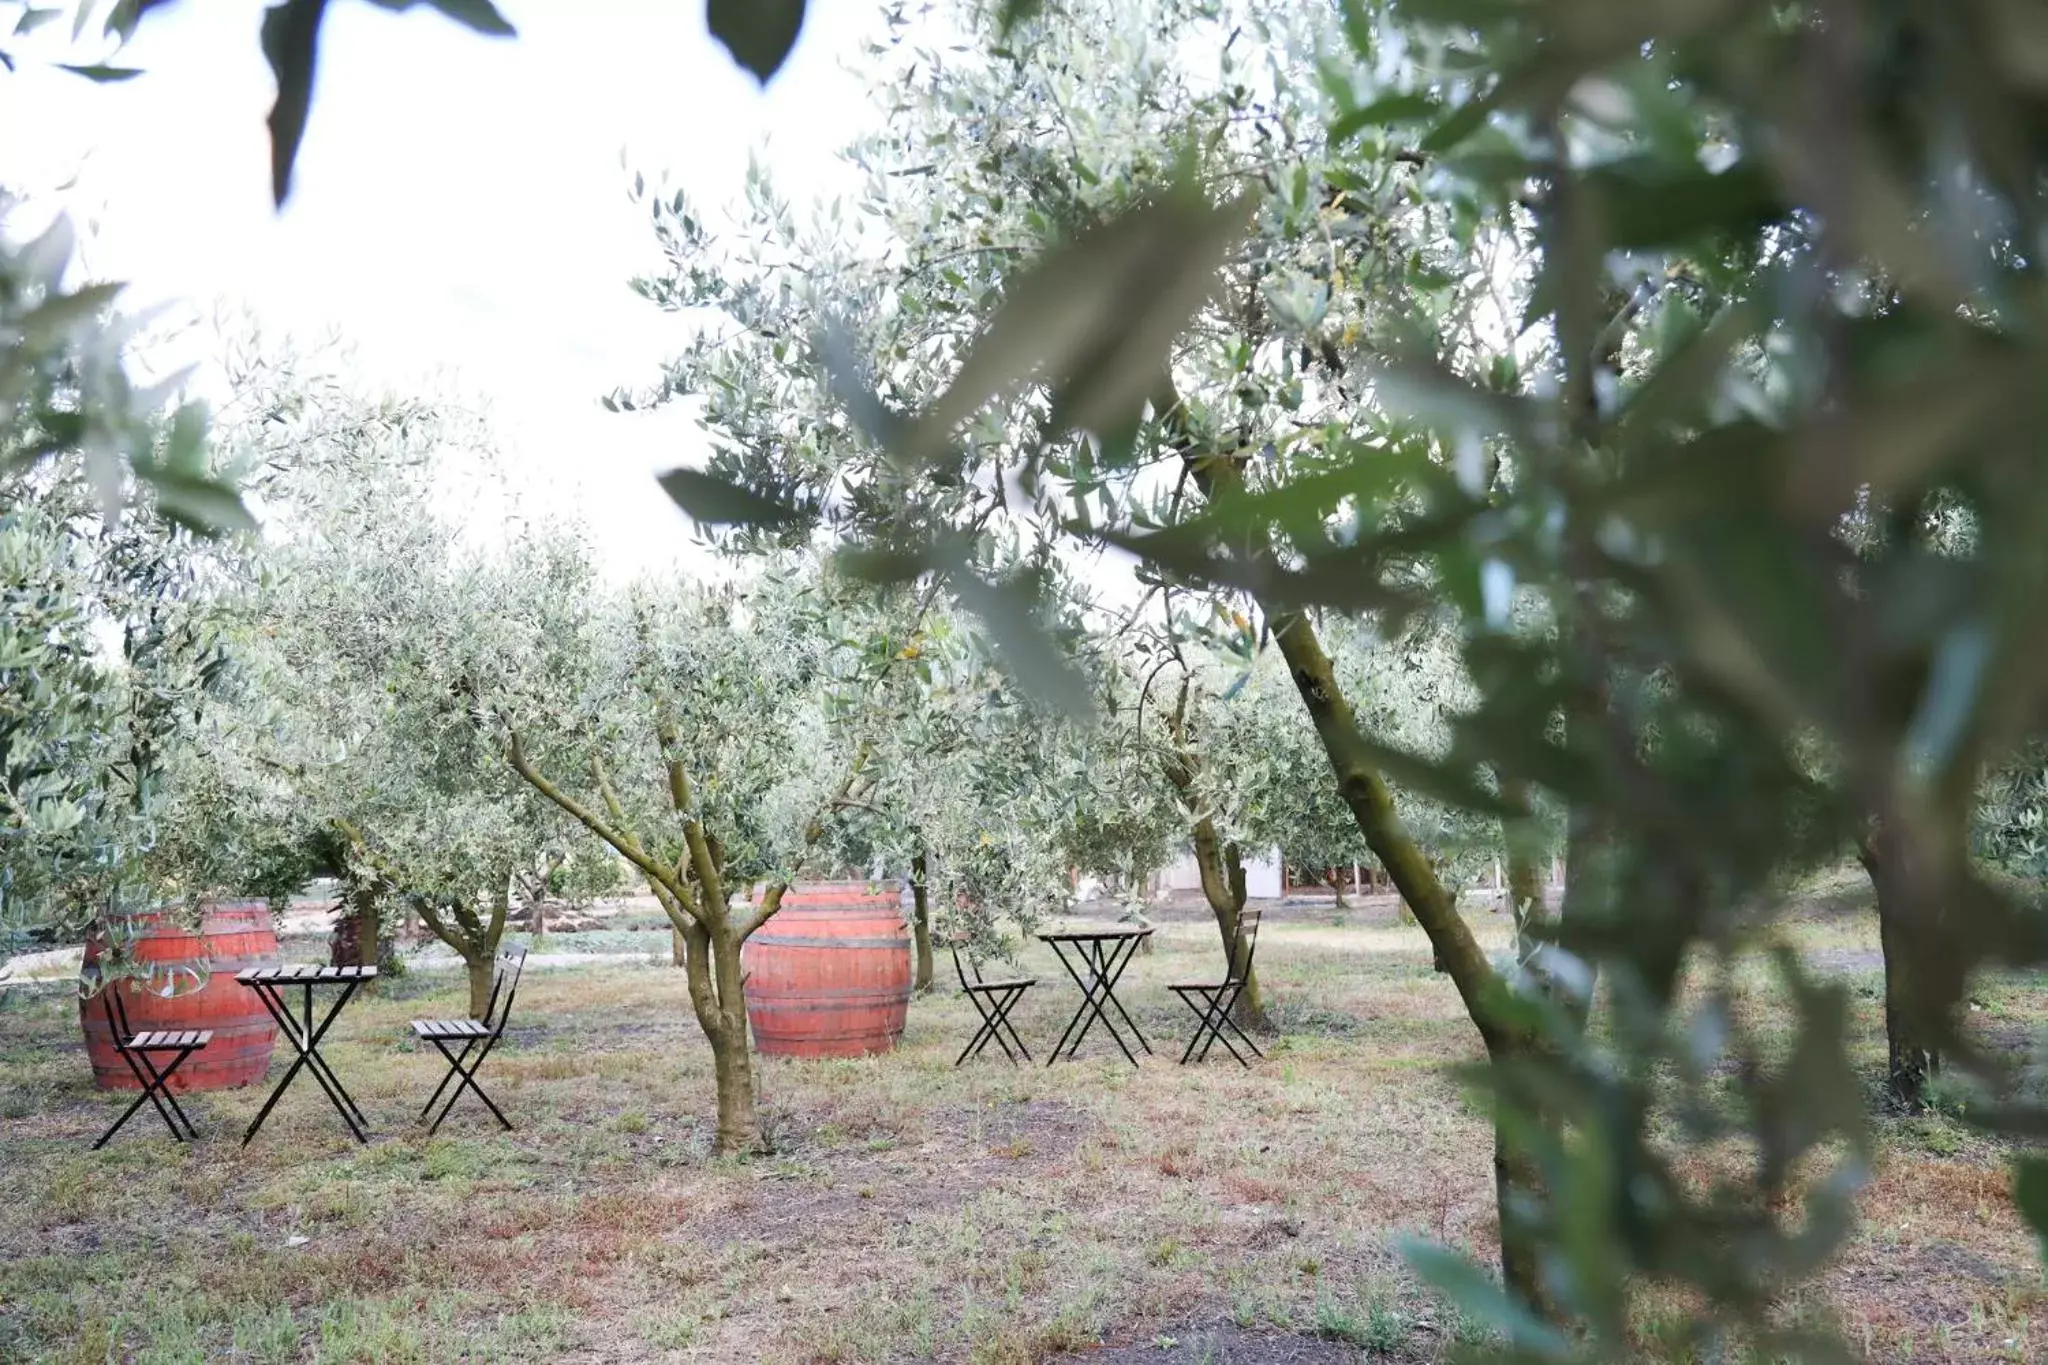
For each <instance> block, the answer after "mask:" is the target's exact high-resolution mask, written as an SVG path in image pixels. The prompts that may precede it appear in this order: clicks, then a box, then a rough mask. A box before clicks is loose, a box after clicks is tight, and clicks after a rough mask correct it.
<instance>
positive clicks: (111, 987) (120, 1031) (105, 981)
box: [100, 977, 135, 1052]
mask: <svg viewBox="0 0 2048 1365" xmlns="http://www.w3.org/2000/svg"><path fill="white" fill-rule="evenodd" d="M122 984H123V983H122V981H121V980H120V979H119V978H116V977H102V978H100V1006H101V1008H103V1009H104V1010H106V1012H107V1027H108V1028H110V1029H112V1030H113V1031H114V1050H115V1051H117V1052H120V1051H125V1050H126V1049H127V1046H128V1040H129V1039H130V1038H133V1037H134V1036H135V1031H134V1030H133V1029H131V1028H129V1027H128V1007H127V1006H126V1005H124V1004H122V1003H121V986H122Z"/></svg>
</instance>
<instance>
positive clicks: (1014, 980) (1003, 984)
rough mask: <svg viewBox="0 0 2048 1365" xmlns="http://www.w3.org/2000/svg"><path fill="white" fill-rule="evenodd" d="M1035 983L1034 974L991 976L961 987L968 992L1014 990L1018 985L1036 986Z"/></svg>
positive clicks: (1036, 980) (1036, 981)
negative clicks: (988, 978) (985, 979)
mask: <svg viewBox="0 0 2048 1365" xmlns="http://www.w3.org/2000/svg"><path fill="white" fill-rule="evenodd" d="M1037 984H1038V978H1037V977H1035V976H1006V977H1001V978H991V979H990V980H987V981H977V982H975V983H974V984H973V985H971V986H965V987H962V989H963V990H966V991H967V992H968V993H969V994H972V993H973V992H975V991H1008V990H1015V989H1018V988H1019V987H1023V986H1036V985H1037Z"/></svg>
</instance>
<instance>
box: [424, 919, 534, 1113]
mask: <svg viewBox="0 0 2048 1365" xmlns="http://www.w3.org/2000/svg"><path fill="white" fill-rule="evenodd" d="M525 968H526V949H524V948H507V949H506V950H505V951H504V952H502V953H499V954H498V965H497V968H496V970H495V971H493V972H492V974H491V998H490V1002H489V1003H488V1004H486V1005H485V1006H484V1017H483V1018H482V1019H415V1020H413V1021H412V1031H413V1034H414V1036H415V1037H418V1038H420V1039H423V1040H424V1041H426V1042H429V1043H432V1044H433V1045H434V1046H435V1047H437V1048H439V1049H440V1050H441V1055H442V1056H443V1057H446V1058H447V1059H448V1074H447V1075H445V1076H443V1077H442V1078H441V1083H440V1084H439V1085H437V1086H435V1087H434V1093H433V1094H432V1095H430V1096H428V1097H427V1104H426V1108H424V1109H422V1110H420V1118H422V1119H424V1118H426V1116H427V1114H428V1112H429V1111H430V1110H432V1109H433V1107H434V1102H435V1101H436V1100H438V1099H440V1098H441V1092H442V1091H443V1090H446V1089H447V1088H448V1082H450V1081H453V1080H456V1078H457V1077H460V1078H461V1079H460V1081H459V1083H458V1084H457V1085H456V1087H455V1093H454V1094H452V1095H450V1096H449V1097H448V1103H446V1104H444V1105H442V1106H441V1112H440V1113H439V1114H437V1115H435V1118H434V1122H433V1126H432V1127H430V1128H428V1129H427V1132H429V1133H433V1132H435V1131H437V1130H438V1129H439V1128H440V1127H441V1120H442V1119H445V1118H447V1117H448V1111H449V1110H450V1109H453V1108H454V1107H455V1101H457V1100H459V1099H461V1098H462V1092H463V1091H464V1090H474V1091H475V1092H476V1097H477V1098H478V1099H480V1100H482V1101H483V1102H484V1107H485V1108H487V1109H489V1110H490V1111H491V1112H492V1113H493V1114H496V1115H497V1118H498V1122H500V1123H502V1124H504V1125H505V1128H506V1131H508V1132H509V1131H511V1128H512V1120H510V1119H508V1118H506V1117H505V1115H504V1114H503V1113H501V1112H500V1111H499V1109H498V1106H497V1105H495V1104H493V1103H492V1102H491V1097H490V1096H489V1095H486V1094H485V1093H484V1088H483V1087H482V1086H480V1085H478V1084H477V1083H476V1073H477V1068H478V1067H480V1066H482V1065H483V1064H484V1058H486V1057H488V1056H490V1055H491V1049H492V1048H493V1047H495V1046H497V1043H498V1040H499V1039H500V1038H502V1037H504V1036H505V1021H506V1019H508V1018H510V1017H511V1014H512V996H513V995H514V993H516V992H517V991H518V989H519V974H520V972H522V971H524V970H525ZM456 1043H460V1044H462V1051H461V1052H459V1053H458V1052H456V1051H455V1050H454V1045H455V1044H456ZM471 1052H475V1053H476V1060H475V1061H473V1062H472V1061H470V1060H469V1054H470V1053H471Z"/></svg>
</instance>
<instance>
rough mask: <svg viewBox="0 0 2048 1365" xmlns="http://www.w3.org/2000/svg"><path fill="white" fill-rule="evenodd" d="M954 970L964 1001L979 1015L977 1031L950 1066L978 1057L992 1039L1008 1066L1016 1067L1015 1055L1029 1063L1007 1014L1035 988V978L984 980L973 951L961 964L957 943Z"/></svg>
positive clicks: (1028, 1056) (956, 941)
mask: <svg viewBox="0 0 2048 1365" xmlns="http://www.w3.org/2000/svg"><path fill="white" fill-rule="evenodd" d="M970 969H971V970H972V971H973V973H974V979H973V980H972V981H969V980H968V979H967V973H968V971H969V970H970ZM953 970H954V971H955V972H958V973H959V974H960V993H961V994H962V995H965V996H966V997H967V999H968V1001H969V1003H971V1004H972V1005H973V1006H974V1008H975V1010H976V1011H977V1012H978V1013H979V1014H980V1015H981V1029H980V1031H979V1032H977V1033H976V1034H975V1035H974V1038H973V1040H972V1041H970V1042H969V1043H968V1044H967V1046H966V1047H965V1048H963V1049H961V1051H960V1055H959V1056H958V1057H955V1058H954V1059H953V1065H954V1066H959V1065H960V1064H961V1063H962V1062H965V1061H966V1060H967V1059H968V1058H969V1057H973V1056H977V1055H978V1054H979V1053H980V1052H981V1051H982V1049H984V1048H986V1047H987V1046H988V1044H989V1039H991V1038H993V1039H995V1044H996V1046H997V1047H999V1048H1001V1049H1002V1050H1003V1055H1004V1056H1005V1057H1008V1058H1009V1059H1010V1065H1012V1066H1015V1065H1016V1064H1017V1055H1018V1053H1023V1056H1024V1060H1025V1061H1027V1062H1028V1061H1030V1060H1031V1054H1030V1053H1029V1052H1025V1051H1024V1040H1023V1039H1022V1038H1019V1037H1018V1036H1017V1026H1016V1025H1015V1024H1013V1023H1011V1022H1010V1011H1011V1009H1013V1008H1014V1007H1015V1006H1016V1004H1017V1002H1018V1001H1019V1000H1022V999H1023V998H1024V992H1026V991H1028V990H1030V989H1031V988H1032V987H1033V986H1036V985H1037V984H1038V978H1036V977H1027V976H1017V977H1009V978H1007V979H1004V980H1001V981H986V980H983V979H982V975H981V966H980V964H979V963H977V962H975V961H974V954H973V953H972V951H970V952H969V953H968V960H967V961H966V962H965V963H963V962H961V960H960V943H959V941H958V940H957V939H956V940H955V941H954V943H953ZM1005 1031H1007V1032H1008V1033H1009V1035H1010V1042H1008V1043H1006V1042H1004V1041H1003V1034H1004V1032H1005ZM1010 1043H1015V1044H1016V1045H1017V1051H1016V1052H1012V1051H1010Z"/></svg>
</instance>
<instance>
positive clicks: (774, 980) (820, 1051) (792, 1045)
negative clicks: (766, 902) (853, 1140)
mask: <svg viewBox="0 0 2048 1365" xmlns="http://www.w3.org/2000/svg"><path fill="white" fill-rule="evenodd" d="M740 962H741V965H742V966H743V967H744V968H745V970H746V973H747V1021H748V1023H750V1024H751V1025H752V1026H753V1030H754V1046H755V1047H756V1048H757V1049H759V1050H760V1052H761V1053H762V1054H763V1055H765V1056H769V1057H864V1056H867V1055H869V1054H870V1053H876V1052H887V1051H888V1050H889V1049H891V1048H893V1047H895V1046H896V1041H897V1039H899V1038H901V1037H902V1036H903V1021H904V1019H905V1017H906V1016H907V1015H908V1014H909V1011H910V930H909V928H908V927H907V926H906V925H905V924H904V922H903V910H902V907H901V905H900V904H899V901H898V891H897V889H896V884H895V883H894V882H884V883H882V884H880V885H879V886H874V887H871V886H870V885H869V884H868V883H865V882H844V883H823V884H818V885H804V884H799V885H796V886H792V887H790V889H789V890H788V891H787V892H785V893H784V895H783V897H782V908H781V909H780V910H778V911H777V912H776V913H775V916H774V918H772V919H770V920H769V921H768V922H767V923H766V924H764V925H762V926H761V927H760V928H759V929H757V930H755V931H754V936H753V937H752V938H750V939H748V940H747V942H746V946H745V947H744V948H742V949H741V950H740Z"/></svg>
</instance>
